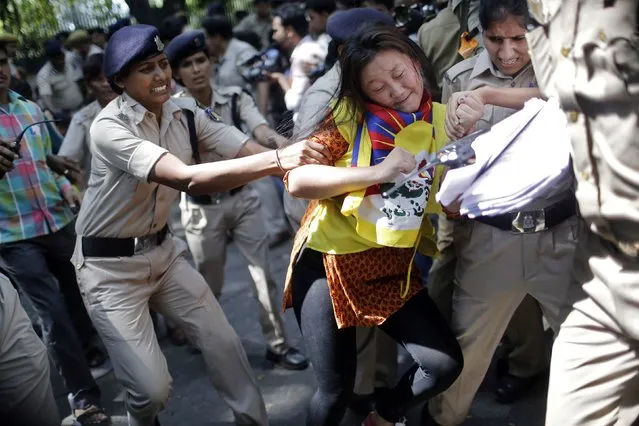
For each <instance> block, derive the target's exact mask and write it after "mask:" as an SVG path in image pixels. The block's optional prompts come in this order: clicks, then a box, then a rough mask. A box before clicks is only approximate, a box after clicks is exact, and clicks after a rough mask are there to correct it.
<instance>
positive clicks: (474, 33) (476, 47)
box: [417, 0, 482, 86]
mask: <svg viewBox="0 0 639 426" xmlns="http://www.w3.org/2000/svg"><path fill="white" fill-rule="evenodd" d="M478 12H479V0H450V1H449V2H448V5H447V7H445V8H444V9H442V10H441V11H440V12H439V13H438V14H437V16H436V17H435V18H434V19H432V20H431V21H428V22H425V23H424V24H422V26H421V27H420V28H419V32H418V33H417V37H418V42H419V47H421V48H422V50H423V51H424V53H425V54H426V57H427V58H428V59H429V60H430V62H431V63H432V64H433V67H435V73H436V75H437V81H438V82H439V85H440V86H441V85H442V84H443V80H444V75H445V74H446V72H447V71H448V70H449V69H450V68H451V67H452V66H453V65H455V64H456V63H458V62H460V61H462V60H463V59H467V58H470V57H471V56H473V55H475V54H477V53H479V52H480V51H481V50H482V47H481V43H482V40H481V35H480V31H481V28H480V26H479V17H478ZM462 36H464V40H462ZM462 42H463V43H462Z"/></svg>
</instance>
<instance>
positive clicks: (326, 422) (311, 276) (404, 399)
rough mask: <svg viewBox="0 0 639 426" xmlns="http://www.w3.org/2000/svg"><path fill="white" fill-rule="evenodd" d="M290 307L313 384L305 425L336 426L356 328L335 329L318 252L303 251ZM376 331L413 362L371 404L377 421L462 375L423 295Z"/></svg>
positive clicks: (345, 399)
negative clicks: (377, 415) (404, 352)
mask: <svg viewBox="0 0 639 426" xmlns="http://www.w3.org/2000/svg"><path fill="white" fill-rule="evenodd" d="M398 291H399V289H398ZM293 308H294V310H295V316H296V318H297V322H298V324H299V326H300V329H301V331H302V335H303V337H304V343H305V345H306V352H307V354H308V356H309V358H310V361H311V363H312V365H313V369H314V370H315V376H316V379H317V384H318V389H317V391H316V392H315V395H313V398H312V399H311V403H310V407H309V412H308V417H307V421H306V424H307V425H308V426H335V425H337V424H339V422H340V421H341V420H342V417H343V416H344V413H345V412H346V408H347V406H348V404H349V402H350V399H351V397H352V395H353V384H354V382H355V369H356V367H357V349H356V343H355V328H354V327H349V328H343V329H341V330H339V329H338V328H337V323H336V322H335V315H334V312H333V305H332V302H331V297H330V294H329V290H328V283H327V281H326V271H325V269H324V265H323V263H322V255H321V253H319V252H316V251H313V250H310V249H305V250H304V251H303V252H302V254H301V255H300V257H299V259H298V262H297V264H296V265H295V269H294V271H293ZM379 328H380V329H382V330H383V331H384V332H385V333H386V334H388V335H389V336H390V337H391V338H393V339H394V340H396V341H397V342H398V343H400V344H401V345H402V346H404V348H406V350H407V351H408V352H409V353H410V354H411V356H412V357H413V359H414V360H415V362H416V364H415V365H414V366H413V367H411V368H410V369H409V370H408V372H406V374H404V376H403V377H402V378H401V379H400V380H399V382H398V383H397V386H395V388H393V389H391V390H389V391H388V394H387V395H384V396H383V397H382V398H381V400H379V401H377V403H376V410H377V412H378V414H379V415H380V416H382V417H383V418H384V419H386V420H388V421H392V422H396V421H399V420H400V419H401V417H402V416H403V415H404V414H405V413H406V411H407V410H408V409H409V408H410V407H411V406H413V405H415V404H418V403H420V402H423V401H426V400H427V399H429V398H431V397H433V396H435V395H437V394H439V393H440V392H442V391H444V390H445V389H447V388H448V387H449V386H450V385H452V384H453V382H454V381H455V379H456V378H457V376H459V373H460V372H461V370H462V366H463V357H462V353H461V349H460V348H459V344H458V343H457V340H456V339H455V336H454V335H453V334H452V332H451V331H450V329H449V327H448V324H447V323H446V321H445V320H444V318H443V317H442V315H441V314H440V313H439V311H438V310H437V307H436V306H435V304H434V303H433V301H432V300H431V299H430V297H429V296H428V293H427V292H426V291H422V292H420V293H418V294H417V295H415V296H413V297H412V298H411V299H410V300H409V301H408V302H406V304H404V306H403V307H402V308H401V309H400V310H399V311H397V312H395V313H394V314H393V315H391V316H390V317H389V318H388V319H387V320H386V321H385V322H384V323H383V324H382V325H380V326H379Z"/></svg>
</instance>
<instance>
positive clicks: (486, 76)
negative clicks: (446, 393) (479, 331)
mask: <svg viewBox="0 0 639 426" xmlns="http://www.w3.org/2000/svg"><path fill="white" fill-rule="evenodd" d="M521 6H523V3H521ZM524 11H525V9H524ZM477 25H479V23H477ZM536 86H537V80H536V78H535V73H534V70H533V68H532V65H531V64H530V63H529V61H522V62H521V63H520V64H519V69H518V70H517V73H516V75H515V76H514V77H513V76H512V75H508V74H504V73H503V72H502V71H500V69H499V68H498V67H497V66H495V64H493V61H492V59H491V56H490V53H489V52H488V51H485V50H483V51H482V52H481V53H479V55H477V56H474V57H472V58H469V59H466V60H464V61H462V62H461V63H459V64H457V65H455V66H454V67H452V68H451V69H450V70H449V71H448V72H447V73H446V75H445V77H444V85H443V93H442V101H443V102H448V101H449V100H450V99H451V98H452V97H453V96H454V97H456V98H457V97H458V96H459V94H460V92H466V91H472V90H475V89H478V88H480V87H520V88H521V87H523V88H530V87H536ZM530 93H531V95H535V94H537V91H536V90H534V91H531V92H530ZM515 111H516V110H515V109H512V108H504V107H500V106H495V105H486V106H485V107H484V114H483V117H482V118H481V119H480V120H479V121H478V122H477V123H476V125H475V128H476V129H487V128H490V127H491V126H492V125H494V124H496V123H498V122H500V121H501V120H503V119H504V118H506V117H508V116H509V115H511V114H512V113H514V112H515ZM462 220H463V221H465V220H466V219H449V218H447V216H446V214H445V213H442V214H441V215H440V217H439V221H438V229H437V245H438V249H439V252H440V253H441V255H440V257H439V258H437V259H436V260H435V262H434V263H433V267H432V268H431V270H430V273H429V277H428V290H429V294H430V295H431V297H432V298H433V300H434V301H435V303H436V304H437V306H438V307H439V309H440V310H441V311H442V313H443V315H444V316H445V317H447V318H448V319H449V320H450V319H451V316H452V300H453V289H454V280H455V269H456V266H457V256H456V248H455V245H454V239H455V233H456V232H455V228H456V227H457V226H460V221H462ZM506 335H507V337H508V340H509V343H510V346H511V347H512V351H510V353H509V354H508V372H507V373H506V374H504V376H503V377H501V378H500V383H499V385H498V386H497V388H496V389H495V396H496V398H497V400H498V401H500V402H504V403H509V402H512V401H514V400H515V399H517V398H518V397H520V396H521V395H522V394H523V393H524V392H525V391H526V390H527V389H528V388H529V387H530V385H531V384H532V379H533V378H534V377H536V376H537V375H538V374H539V373H541V372H542V371H544V370H546V369H547V368H548V365H549V362H550V353H549V350H548V347H547V344H546V342H545V338H544V329H543V323H542V317H541V310H540V308H539V304H538V303H537V302H536V301H535V300H534V299H533V298H532V297H530V296H526V297H525V298H524V301H523V302H522V304H521V305H520V307H519V308H518V309H517V310H516V311H515V313H514V314H513V318H512V320H511V321H510V325H509V327H508V328H507V330H506ZM482 377H483V373H482Z"/></svg>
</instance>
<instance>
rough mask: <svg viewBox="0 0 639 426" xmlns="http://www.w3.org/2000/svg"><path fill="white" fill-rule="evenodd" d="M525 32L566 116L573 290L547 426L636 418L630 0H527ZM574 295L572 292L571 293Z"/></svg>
mask: <svg viewBox="0 0 639 426" xmlns="http://www.w3.org/2000/svg"><path fill="white" fill-rule="evenodd" d="M529 6H530V11H531V15H532V17H533V18H534V19H535V21H537V24H540V25H539V26H538V27H537V28H536V29H534V30H532V31H531V32H530V34H529V35H528V40H529V44H530V47H531V49H532V55H533V64H534V66H535V70H536V72H537V76H538V77H539V82H540V85H541V87H542V88H543V90H544V93H545V94H546V95H548V96H556V97H558V99H559V101H560V103H561V105H562V108H563V109H564V110H565V111H566V114H567V118H568V127H569V130H570V134H571V139H572V148H573V166H574V169H575V175H576V177H577V200H578V201H579V209H580V212H581V214H582V215H583V217H584V219H585V220H586V222H587V224H588V226H587V227H586V229H584V230H583V232H582V233H581V234H580V237H579V238H580V240H579V245H578V247H577V253H576V260H575V264H574V267H573V271H572V272H573V274H572V279H573V281H574V282H575V283H576V284H578V285H580V286H583V290H585V294H583V293H581V294H578V295H577V296H578V298H577V299H576V300H577V302H576V303H575V304H574V305H573V307H574V308H573V309H572V311H571V312H570V314H569V315H568V317H567V318H566V320H565V321H564V323H563V325H562V327H561V331H560V332H559V335H558V336H557V339H556V340H555V346H554V348H553V355H552V363H551V370H550V387H549V392H548V412H547V414H546V425H547V426H577V425H578V426H609V425H615V426H629V425H635V424H637V420H638V418H639V356H638V352H637V348H638V347H639V139H638V138H639V117H638V112H639V107H638V105H639V50H638V48H637V42H638V39H637V31H638V28H639V27H638V15H639V2H638V1H636V0H633V1H630V0H624V1H622V0H616V1H615V0H612V1H603V0H600V1H599V0H589V1H583V0H580V1H577V0H574V1H559V0H536V1H529ZM580 288H581V287H580Z"/></svg>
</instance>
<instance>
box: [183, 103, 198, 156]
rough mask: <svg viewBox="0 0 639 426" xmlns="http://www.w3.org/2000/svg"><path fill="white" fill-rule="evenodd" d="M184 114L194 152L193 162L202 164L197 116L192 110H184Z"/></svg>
mask: <svg viewBox="0 0 639 426" xmlns="http://www.w3.org/2000/svg"><path fill="white" fill-rule="evenodd" d="M182 113H183V114H184V116H185V117H186V124H187V126H188V128H189V142H191V151H193V160H194V161H195V163H196V164H200V163H201V160H200V149H199V147H198V140H197V133H196V131H195V114H193V111H191V110H190V109H186V108H183V109H182Z"/></svg>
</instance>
